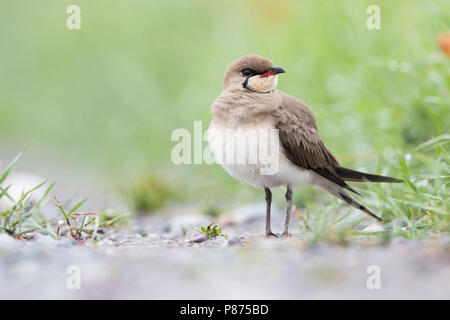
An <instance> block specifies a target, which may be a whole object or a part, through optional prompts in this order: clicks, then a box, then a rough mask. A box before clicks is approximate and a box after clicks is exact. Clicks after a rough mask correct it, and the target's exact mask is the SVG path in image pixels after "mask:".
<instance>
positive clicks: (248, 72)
mask: <svg viewBox="0 0 450 320" xmlns="http://www.w3.org/2000/svg"><path fill="white" fill-rule="evenodd" d="M241 73H242V75H243V76H244V77H248V76H251V75H254V74H255V71H253V70H252V69H243V70H242V71H241Z"/></svg>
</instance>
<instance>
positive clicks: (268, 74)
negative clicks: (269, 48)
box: [260, 67, 286, 78]
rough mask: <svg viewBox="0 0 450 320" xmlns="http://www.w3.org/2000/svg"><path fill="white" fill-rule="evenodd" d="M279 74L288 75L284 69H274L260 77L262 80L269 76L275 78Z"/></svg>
mask: <svg viewBox="0 0 450 320" xmlns="http://www.w3.org/2000/svg"><path fill="white" fill-rule="evenodd" d="M279 73H286V71H284V69H283V68H282V67H272V68H270V70H269V71H267V72H264V73H263V74H262V75H260V78H262V77H268V76H275V75H277V74H279Z"/></svg>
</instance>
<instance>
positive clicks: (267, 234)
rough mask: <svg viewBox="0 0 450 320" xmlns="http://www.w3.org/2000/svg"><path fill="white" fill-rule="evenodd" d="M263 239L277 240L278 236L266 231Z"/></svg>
mask: <svg viewBox="0 0 450 320" xmlns="http://www.w3.org/2000/svg"><path fill="white" fill-rule="evenodd" d="M265 237H266V238H267V239H269V238H278V236H277V235H276V234H275V233H273V232H272V231H267V232H266V235H265Z"/></svg>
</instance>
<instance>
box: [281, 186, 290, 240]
mask: <svg viewBox="0 0 450 320" xmlns="http://www.w3.org/2000/svg"><path fill="white" fill-rule="evenodd" d="M291 210H292V188H291V186H287V190H286V221H285V222H284V231H283V234H282V236H283V237H288V236H289V232H288V229H289V219H290V218H291Z"/></svg>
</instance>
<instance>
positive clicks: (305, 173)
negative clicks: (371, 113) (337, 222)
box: [207, 54, 403, 237]
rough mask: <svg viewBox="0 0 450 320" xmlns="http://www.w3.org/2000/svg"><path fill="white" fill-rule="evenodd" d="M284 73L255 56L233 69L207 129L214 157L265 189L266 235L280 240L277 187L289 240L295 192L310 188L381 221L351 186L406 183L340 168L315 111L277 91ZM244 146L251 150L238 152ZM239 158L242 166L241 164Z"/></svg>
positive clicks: (239, 176)
mask: <svg viewBox="0 0 450 320" xmlns="http://www.w3.org/2000/svg"><path fill="white" fill-rule="evenodd" d="M285 72H286V71H285V70H284V69H283V68H282V67H279V66H275V65H274V64H273V63H272V61H271V60H269V59H267V58H264V57H262V56H259V55H255V54H250V55H245V56H243V57H241V58H239V59H237V60H236V61H234V62H233V63H231V65H229V67H228V68H227V69H226V71H225V74H224V77H223V81H222V91H221V93H220V95H219V97H218V98H217V99H216V100H215V101H214V102H213V104H212V106H211V113H212V120H211V123H210V125H209V128H208V130H207V140H208V144H209V148H210V150H211V153H212V155H213V156H214V159H215V160H216V161H217V162H218V163H220V164H221V165H222V167H223V168H224V169H225V170H226V171H227V172H228V174H230V175H231V176H232V177H234V178H235V179H237V180H239V181H241V182H244V183H247V184H250V185H253V186H254V187H256V188H259V189H263V190H264V192H265V200H266V228H265V236H266V237H279V235H276V234H274V233H273V232H272V229H271V224H270V221H271V219H270V213H271V203H272V191H271V190H272V189H273V188H278V187H286V193H285V198H286V218H285V223H284V231H283V233H282V234H281V237H288V236H289V219H290V216H291V211H292V194H293V190H294V189H295V188H299V187H304V186H306V185H313V186H316V187H320V188H322V189H324V190H325V191H327V192H329V193H330V194H332V195H333V196H335V197H337V198H338V199H340V200H342V201H344V202H346V203H347V204H349V205H351V206H353V207H355V208H357V209H359V210H361V211H363V212H365V213H366V214H368V215H370V216H371V217H373V218H375V219H377V220H378V221H380V222H382V221H383V220H382V219H381V218H380V217H378V216H377V215H376V214H374V213H373V212H372V211H371V210H369V209H368V208H367V207H365V206H364V205H362V204H360V203H359V202H358V201H357V200H355V198H354V197H352V196H351V195H350V193H349V192H348V191H350V192H352V193H354V194H357V195H359V196H361V194H360V193H358V191H356V190H355V189H353V188H352V187H351V186H350V185H349V184H347V182H348V181H351V182H395V183H401V182H403V180H401V179H397V178H393V177H387V176H381V175H375V174H369V173H365V172H360V171H356V170H352V169H348V168H345V167H343V166H341V165H340V164H339V162H338V160H337V159H336V157H335V156H334V155H333V154H332V153H331V152H330V150H329V149H328V148H327V147H326V146H325V143H324V142H323V140H322V138H321V136H320V135H319V132H318V128H317V124H316V120H315V117H314V114H313V112H312V109H311V108H310V107H309V106H308V105H307V104H306V103H305V102H303V101H302V100H300V99H298V98H296V97H294V96H291V95H289V94H287V93H284V92H282V91H280V90H278V89H277V84H278V75H280V74H282V73H285ZM249 131H252V132H255V131H256V132H258V133H259V132H264V131H267V132H269V131H270V132H275V133H276V135H275V136H270V137H275V138H274V139H272V140H271V139H269V138H268V137H269V135H268V134H267V135H265V136H264V135H261V136H262V138H260V136H258V135H256V137H257V139H248V137H249V135H248V134H247V132H249ZM243 139H247V140H243ZM244 142H245V144H246V145H248V150H247V149H245V148H244V149H243V148H241V149H239V147H242V145H243V144H244ZM269 149H270V150H271V152H270V155H269V156H267V157H255V156H254V154H255V150H269ZM258 152H259V151H258ZM252 156H253V158H252ZM239 157H241V161H240V162H239V161H237V160H236V158H239ZM251 158H252V159H251ZM255 158H256V160H255ZM275 162H276V165H273V164H274V163H275ZM272 165H273V167H274V168H276V170H275V171H274V172H267V171H270V170H266V172H264V170H265V169H268V168H269V167H270V166H272Z"/></svg>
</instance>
